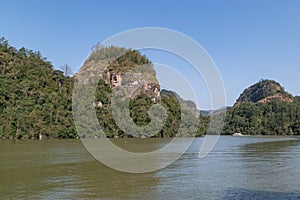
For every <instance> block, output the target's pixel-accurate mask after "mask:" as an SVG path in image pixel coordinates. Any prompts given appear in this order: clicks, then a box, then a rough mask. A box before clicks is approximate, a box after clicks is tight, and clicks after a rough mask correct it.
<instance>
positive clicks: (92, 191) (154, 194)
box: [0, 136, 300, 200]
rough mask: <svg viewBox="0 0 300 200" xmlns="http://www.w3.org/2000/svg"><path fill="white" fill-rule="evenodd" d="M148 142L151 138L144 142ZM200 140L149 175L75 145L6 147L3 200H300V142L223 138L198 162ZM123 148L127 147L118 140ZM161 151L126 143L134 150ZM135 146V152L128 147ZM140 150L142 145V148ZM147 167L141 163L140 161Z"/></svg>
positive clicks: (0, 157)
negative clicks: (101, 159) (104, 161)
mask: <svg viewBox="0 0 300 200" xmlns="http://www.w3.org/2000/svg"><path fill="white" fill-rule="evenodd" d="M144 141H146V140H144ZM202 141H203V138H197V139H196V140H195V142H194V143H193V145H192V147H191V148H190V149H189V151H188V152H187V153H186V154H184V155H183V156H182V157H181V158H180V159H179V160H178V161H176V162H175V163H173V164H172V165H170V166H169V167H167V168H165V169H163V170H160V171H157V172H154V173H146V174H127V173H121V172H118V171H115V170H112V169H110V168H108V167H106V166H104V165H102V164H101V163H99V162H98V161H95V160H94V159H93V158H92V156H90V155H89V153H88V152H87V151H86V150H85V149H84V147H83V145H82V144H81V142H80V141H78V140H49V141H1V142H0V162H1V164H0V177H1V178H0V196H1V199H70V198H72V199H225V200H227V199H228V200H229V199H278V200H279V199H299V198H300V194H299V193H300V189H299V185H300V167H299V165H300V142H299V140H298V139H295V140H292V138H264V137H225V136H224V137H220V140H219V141H218V143H217V145H216V147H215V148H214V149H213V152H212V153H211V154H209V155H208V157H206V158H205V159H202V160H199V159H198V150H199V148H200V145H201V142H202ZM116 142H117V143H119V145H123V142H124V141H121V140H119V141H116ZM151 143H152V145H153V146H155V148H157V145H161V144H162V141H159V139H157V140H149V144H148V143H147V144H144V143H143V142H137V140H134V139H132V140H130V141H127V145H129V146H125V147H124V148H128V149H131V150H134V149H142V147H143V146H144V147H145V148H146V149H147V151H148V149H151V148H152V147H151V145H150V144H151ZM133 144H134V145H137V146H135V147H134V146H130V145H133ZM139 145H140V146H139ZM141 164H142V163H141Z"/></svg>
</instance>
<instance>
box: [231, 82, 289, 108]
mask: <svg viewBox="0 0 300 200" xmlns="http://www.w3.org/2000/svg"><path fill="white" fill-rule="evenodd" d="M275 99H276V100H279V101H283V102H292V101H293V96H292V95H291V94H289V93H288V92H286V91H285V90H284V88H283V87H282V86H281V85H280V84H279V83H277V82H276V81H273V80H261V81H259V82H258V83H256V84H254V85H252V86H250V87H248V88H247V89H245V90H244V91H243V93H242V94H241V95H240V97H239V98H238V99H237V101H236V103H235V104H234V106H238V105H240V104H241V103H243V102H254V103H256V102H263V103H267V102H270V101H273V100H275Z"/></svg>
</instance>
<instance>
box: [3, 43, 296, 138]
mask: <svg viewBox="0 0 300 200" xmlns="http://www.w3.org/2000/svg"><path fill="white" fill-rule="evenodd" d="M120 54H122V55H121V56H119V55H120ZM99 62H103V63H104V64H106V65H108V67H107V68H106V69H105V70H102V71H101V70H100V72H101V73H102V74H100V75H101V77H102V79H101V80H100V81H99V82H98V85H97V90H96V96H95V103H94V106H95V108H96V115H97V118H98V121H99V124H100V126H101V127H102V129H103V130H104V132H105V134H106V136H107V137H131V136H130V135H127V134H126V133H125V132H124V131H122V130H121V129H120V128H119V127H118V126H117V124H116V122H115V120H114V117H113V115H112V111H111V95H112V92H113V90H114V87H112V85H111V82H110V78H111V75H112V74H114V73H118V74H124V73H126V72H128V71H132V70H133V72H134V69H135V68H136V67H138V66H140V65H146V66H147V67H145V68H143V69H142V73H143V75H145V76H147V78H148V80H153V84H154V85H152V86H153V87H154V89H155V88H156V89H158V90H160V86H159V85H158V82H157V80H156V78H155V71H154V69H153V67H152V63H151V61H149V60H148V59H147V58H146V57H145V56H143V55H141V54H140V53H139V52H138V51H135V50H128V49H125V48H118V47H102V48H98V49H97V48H96V50H94V51H93V52H92V54H91V55H90V57H89V58H88V59H87V61H86V62H85V64H84V66H83V67H82V69H83V70H81V73H85V72H87V74H92V75H95V74H93V73H91V72H95V71H97V69H96V67H97V66H100V65H101V63H100V64H99ZM97 63H98V64H97ZM64 68H65V69H66V71H65V72H62V71H59V70H54V69H53V66H52V65H51V63H50V62H49V61H47V60H46V59H45V58H43V57H42V56H41V54H40V53H39V52H33V51H31V50H27V49H25V48H21V49H19V50H18V49H16V48H14V47H12V46H10V45H9V44H8V42H7V41H6V40H5V39H4V38H2V39H1V40H0V138H11V139H26V138H39V137H40V136H43V137H44V138H75V137H77V133H76V128H75V125H74V122H73V117H72V88H73V83H74V80H75V78H76V76H77V77H78V76H80V73H78V74H76V75H75V78H74V77H70V73H67V71H69V70H70V68H69V66H67V65H65V66H64ZM98 71H99V70H98ZM133 75H134V76H135V77H137V78H139V76H137V74H134V73H133ZM122 81H123V82H125V83H126V82H127V83H129V84H131V83H130V81H131V82H132V81H133V80H130V76H129V78H128V77H127V78H126V77H125V78H124V77H123V80H122ZM152 89H153V88H152ZM149 91H150V92H149ZM149 91H148V92H143V90H141V92H138V93H136V95H135V96H132V97H131V98H130V101H129V112H130V117H131V118H132V120H133V121H134V123H135V124H136V125H137V126H146V125H148V124H149V123H150V118H149V116H148V111H149V109H150V108H151V106H153V105H155V104H157V103H159V104H160V105H162V106H163V107H164V108H165V110H166V114H167V116H166V121H165V124H164V126H163V128H162V129H161V131H160V132H159V133H157V134H156V135H154V136H153V137H174V136H195V135H196V136H201V135H204V134H206V133H207V131H208V126H209V122H210V117H211V116H210V112H209V111H207V112H205V111H201V112H199V111H198V110H197V109H196V106H195V104H194V103H193V102H191V101H184V100H183V99H181V98H180V97H179V96H178V95H177V94H176V93H174V92H171V91H166V90H162V91H160V96H159V97H158V96H157V93H155V92H153V91H152V90H149ZM153 98H154V100H153ZM155 98H156V99H155ZM212 113H213V112H212ZM183 119H185V120H183ZM179 132H180V133H179ZM236 132H241V133H243V134H249V135H258V134H260V135H300V97H292V95H290V94H289V93H287V92H286V91H285V90H284V88H283V87H281V86H280V84H279V83H277V82H275V81H271V80H261V81H259V82H258V83H257V84H254V85H253V86H250V87H249V88H247V89H246V90H245V91H244V92H243V93H242V94H241V95H240V97H239V99H238V100H237V102H236V104H235V105H234V106H233V107H231V108H228V109H227V114H226V121H225V127H224V130H223V132H222V133H223V134H233V133H236Z"/></svg>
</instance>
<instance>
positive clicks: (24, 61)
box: [0, 38, 76, 138]
mask: <svg viewBox="0 0 300 200" xmlns="http://www.w3.org/2000/svg"><path fill="white" fill-rule="evenodd" d="M72 84H73V83H72V79H71V78H69V77H66V76H64V75H63V72H61V71H58V70H53V68H52V65H51V63H50V62H48V61H46V59H45V58H43V57H42V56H41V54H40V53H39V52H33V51H30V50H26V49H25V48H21V49H19V50H17V49H16V48H14V47H11V46H9V45H8V42H7V41H6V40H5V39H4V38H2V39H1V40H0V137H2V138H32V137H33V138H38V137H39V135H43V136H46V137H52V138H73V137H75V136H76V131H75V127H74V123H73V121H72V111H71V108H72V102H71V100H72V99H71V91H72Z"/></svg>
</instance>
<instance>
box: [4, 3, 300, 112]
mask: <svg viewBox="0 0 300 200" xmlns="http://www.w3.org/2000/svg"><path fill="white" fill-rule="evenodd" d="M0 8H1V12H0V18H1V20H0V36H4V37H5V38H6V39H8V40H9V42H10V44H11V45H13V46H16V47H17V48H20V47H23V46H25V47H26V48H29V49H32V50H39V51H40V52H41V53H42V55H43V56H44V57H47V58H48V60H49V61H51V62H52V63H53V65H54V66H55V67H56V68H58V67H59V66H60V65H64V64H69V65H70V66H71V67H72V69H73V71H75V72H76V71H77V70H78V69H79V68H80V66H81V64H82V63H83V62H84V60H85V58H86V57H87V56H88V55H89V53H90V48H91V47H92V46H93V45H94V44H96V43H97V42H100V41H102V40H104V39H106V38H107V37H109V36H111V35H113V34H116V33H119V32H121V31H125V30H128V29H132V28H138V27H148V26H151V27H153V26H155V27H156V26H157V27H165V28H170V29H174V30H177V31H179V32H182V33H184V34H186V35H188V36H190V37H192V38H193V39H195V40H196V41H197V42H198V43H200V44H201V45H202V46H203V47H204V48H205V49H206V50H207V52H208V53H209V54H210V56H211V57H212V59H213V60H214V62H215V63H216V65H217V67H218V68H219V71H220V73H221V75H222V78H223V81H224V84H225V88H226V92H227V102H228V105H232V104H233V103H234V101H235V100H236V98H237V97H238V96H239V94H240V93H241V92H242V91H243V90H244V89H245V88H246V87H248V86H249V85H251V84H253V83H255V82H257V81H259V80H260V79H261V78H268V79H274V80H277V81H278V82H280V83H281V84H282V85H283V86H284V87H285V89H286V90H287V91H289V92H290V93H292V94H293V95H300V79H299V75H300V12H299V10H300V1H297V0H295V1H283V0H282V1H278V0H272V1H268V0H264V1H260V0H253V1H244V0H240V1H230V0H228V1H174V0H170V1H158V0H157V1H141V0H130V1H121V0H120V1H114V0H109V1H108V0H107V1H100V0H95V1H83V0H82V1H79V0H78V1H71V0H69V1H67V0H49V1H43V0H35V1H33V0H26V1H21V0H19V1H15V0H7V1H1V3H0ZM145 53H146V52H145ZM148 57H149V58H150V59H154V61H155V62H160V60H159V58H158V56H157V55H155V56H153V54H151V53H150V54H149V55H148ZM152 57H153V58H152ZM165 58H166V57H165ZM155 59H157V60H155ZM162 60H163V61H165V59H162ZM170 63H171V64H172V62H171V61H170ZM165 64H168V63H165ZM173 64H174V63H173ZM175 65H176V64H175ZM177 65H178V64H177ZM176 67H177V68H178V69H179V70H180V67H179V66H176ZM182 68H183V67H182ZM182 70H183V69H182ZM198 92H199V95H200V94H201V91H198ZM200 98H201V97H200ZM200 107H201V108H208V107H209V105H208V101H206V100H205V101H203V103H202V104H201V105H200Z"/></svg>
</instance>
